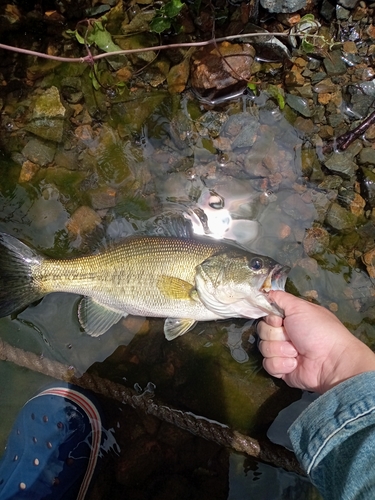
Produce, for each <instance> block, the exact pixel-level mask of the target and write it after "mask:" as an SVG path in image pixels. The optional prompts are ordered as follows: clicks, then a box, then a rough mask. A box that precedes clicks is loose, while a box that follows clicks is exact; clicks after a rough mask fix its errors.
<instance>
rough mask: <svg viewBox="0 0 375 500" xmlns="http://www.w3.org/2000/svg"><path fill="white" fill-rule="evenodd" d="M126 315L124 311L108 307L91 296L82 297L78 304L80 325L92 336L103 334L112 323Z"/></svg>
mask: <svg viewBox="0 0 375 500" xmlns="http://www.w3.org/2000/svg"><path fill="white" fill-rule="evenodd" d="M126 316H127V314H126V313H122V312H118V311H113V310H112V309H108V307H106V306H104V305H103V304H100V303H99V302H96V300H94V299H92V298H91V297H83V298H82V299H81V301H80V303H79V305H78V319H79V322H80V325H81V326H82V328H83V329H84V330H85V332H86V333H87V334H88V335H91V336H92V337H99V336H100V335H103V333H105V332H106V331H107V330H109V329H110V328H111V326H112V325H114V324H116V323H118V322H119V321H120V319H121V318H123V317H126Z"/></svg>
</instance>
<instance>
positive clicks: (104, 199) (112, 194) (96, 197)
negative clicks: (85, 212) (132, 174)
mask: <svg viewBox="0 0 375 500" xmlns="http://www.w3.org/2000/svg"><path fill="white" fill-rule="evenodd" d="M91 204H92V206H93V208H94V209H96V210H101V209H103V208H112V207H114V206H116V190H115V189H112V188H109V187H105V188H101V189H98V190H96V191H94V192H92V193H91Z"/></svg>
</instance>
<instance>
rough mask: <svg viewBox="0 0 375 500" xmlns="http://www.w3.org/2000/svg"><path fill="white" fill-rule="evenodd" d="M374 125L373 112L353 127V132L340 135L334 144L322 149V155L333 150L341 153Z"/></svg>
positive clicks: (374, 114) (374, 113)
mask: <svg viewBox="0 0 375 500" xmlns="http://www.w3.org/2000/svg"><path fill="white" fill-rule="evenodd" d="M373 123H375V111H373V112H372V113H371V114H370V115H368V117H367V118H365V120H364V121H363V122H362V123H361V124H360V125H358V127H355V128H354V129H353V130H349V131H348V132H346V133H345V134H343V135H340V137H338V138H337V139H336V140H335V141H334V142H330V143H329V144H327V145H326V146H324V148H323V153H331V151H333V149H334V148H335V149H339V150H341V151H345V150H346V149H347V148H348V147H349V146H350V144H352V142H354V141H355V140H356V139H358V138H359V137H360V136H361V135H362V134H363V133H364V132H366V130H367V129H368V128H369V127H370V126H371V125H372V124H373Z"/></svg>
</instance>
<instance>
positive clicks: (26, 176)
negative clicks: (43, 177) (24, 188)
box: [18, 160, 40, 183]
mask: <svg viewBox="0 0 375 500" xmlns="http://www.w3.org/2000/svg"><path fill="white" fill-rule="evenodd" d="M39 169H40V166H39V165H37V164H36V163H33V162H32V161H30V160H26V161H25V162H23V164H22V168H21V172H20V176H19V179H18V182H20V183H22V182H29V181H31V179H32V178H33V177H34V175H35V174H36V173H37V172H38V170H39Z"/></svg>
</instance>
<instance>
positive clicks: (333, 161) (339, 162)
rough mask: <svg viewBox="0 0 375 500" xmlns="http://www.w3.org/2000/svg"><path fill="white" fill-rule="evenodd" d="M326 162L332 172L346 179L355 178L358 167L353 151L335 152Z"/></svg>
mask: <svg viewBox="0 0 375 500" xmlns="http://www.w3.org/2000/svg"><path fill="white" fill-rule="evenodd" d="M324 164H325V166H326V167H327V168H328V169H329V170H330V171H331V172H334V173H335V174H338V175H340V176H341V177H343V178H344V179H351V178H353V177H354V176H355V173H356V170H357V168H358V167H357V164H356V163H354V161H353V157H352V154H351V153H348V154H347V153H333V154H332V155H331V156H330V158H328V160H327V161H326V162H325V163H324Z"/></svg>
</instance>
